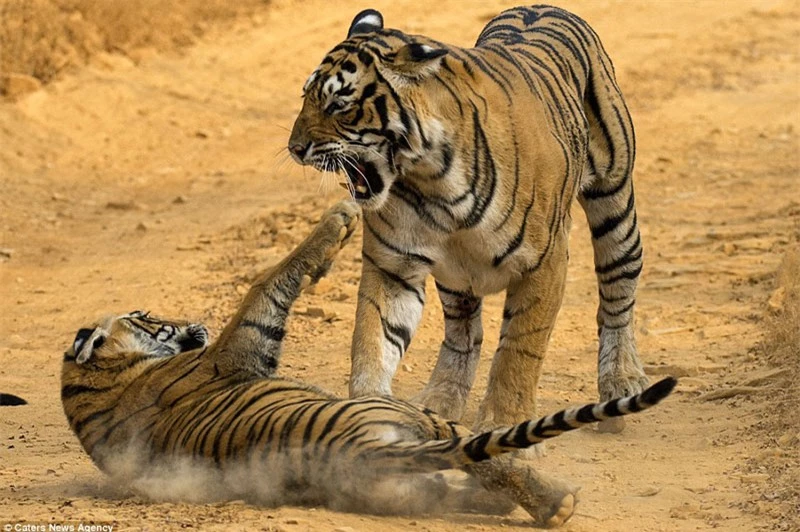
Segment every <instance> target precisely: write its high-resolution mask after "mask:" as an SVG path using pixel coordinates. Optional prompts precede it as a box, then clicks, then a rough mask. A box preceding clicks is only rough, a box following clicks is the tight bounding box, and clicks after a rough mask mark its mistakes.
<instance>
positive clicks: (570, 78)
mask: <svg viewBox="0 0 800 532" xmlns="http://www.w3.org/2000/svg"><path fill="white" fill-rule="evenodd" d="M289 150H290V151H291V152H292V155H293V157H294V158H295V160H297V161H298V162H300V163H301V164H308V165H313V166H315V167H317V168H318V169H321V170H325V171H339V172H340V173H342V174H343V175H344V176H345V181H346V183H345V184H346V185H347V186H348V187H349V189H350V191H351V193H352V195H353V197H354V199H356V200H357V201H358V202H359V203H360V204H361V205H362V207H363V209H364V228H365V232H364V246H363V259H364V260H363V272H362V280H361V287H360V290H359V304H358V310H357V320H356V329H355V332H354V336H353V347H352V372H351V381H350V393H351V396H353V397H359V396H364V395H372V394H386V395H389V394H391V381H392V378H393V376H394V374H395V371H396V369H397V367H398V364H399V362H400V359H401V357H402V356H403V355H404V353H405V352H406V350H407V349H408V346H409V343H410V342H411V339H412V337H413V335H414V332H415V330H416V327H417V325H418V323H419V320H420V318H421V316H422V308H423V305H424V304H425V281H426V279H427V278H428V276H430V275H432V276H433V277H434V278H435V280H436V285H437V288H438V293H439V298H440V299H441V302H442V306H443V307H444V319H445V339H444V341H443V343H442V345H441V349H440V353H439V359H438V362H437V364H436V367H435V369H434V371H433V374H432V376H431V379H430V381H429V383H428V385H427V386H426V388H425V389H424V390H423V391H422V393H421V394H420V395H419V396H418V397H417V399H418V400H420V401H422V402H424V404H426V405H427V406H428V407H429V408H431V409H434V410H436V411H437V412H439V413H440V414H441V415H443V416H445V417H448V418H452V419H458V418H460V417H461V415H462V413H463V411H464V406H465V403H466V400H467V397H468V394H469V392H470V389H471V387H472V384H473V380H474V376H475V371H476V367H477V364H478V359H479V357H480V350H481V342H482V340H483V330H482V328H481V302H482V298H483V297H484V296H486V295H488V294H492V293H497V292H501V291H505V293H506V302H505V308H504V311H503V323H502V328H501V333H500V343H499V347H498V349H497V352H496V353H495V356H494V361H493V365H492V369H491V373H490V376H489V384H488V387H487V394H486V396H485V398H484V399H483V402H482V404H481V407H480V410H479V414H478V420H477V422H476V424H475V429H476V430H483V429H487V428H491V427H494V426H499V425H508V424H512V423H516V422H519V421H520V420H522V419H528V418H531V417H533V416H534V414H535V404H536V388H537V385H538V379H539V375H540V372H541V367H542V361H543V357H544V354H545V350H546V346H547V341H548V339H549V336H550V333H551V331H552V329H553V324H554V322H555V318H556V315H557V314H558V311H559V309H560V307H561V300H562V296H563V292H564V282H565V278H566V268H567V260H568V249H567V244H568V234H569V228H570V206H571V204H572V202H573V199H575V198H576V197H577V199H578V201H579V202H580V204H581V205H582V206H583V209H584V211H585V213H586V216H587V218H588V221H589V227H590V229H591V237H592V244H593V246H594V260H595V270H596V273H597V279H598V285H599V299H600V303H599V308H598V312H597V322H598V333H599V338H600V348H599V353H598V388H599V392H600V397H601V399H603V400H606V399H610V398H612V397H618V396H621V395H629V394H633V393H637V392H640V391H641V390H642V389H644V387H645V386H646V385H647V379H646V377H645V375H644V372H643V370H642V367H641V364H640V362H639V359H638V356H637V352H636V345H635V341H634V334H633V314H634V302H635V290H636V284H637V279H638V276H639V273H640V271H641V268H642V244H641V239H640V237H639V229H638V225H637V221H636V211H635V202H634V193H633V182H632V179H631V175H632V171H633V162H634V153H635V141H634V132H633V124H632V122H631V118H630V115H629V113H628V110H627V108H626V106H625V102H624V101H623V98H622V95H621V93H620V91H619V88H618V86H617V83H616V81H615V78H614V69H613V66H612V64H611V60H610V59H609V58H608V56H607V55H606V53H605V51H604V50H603V47H602V45H601V43H600V40H599V39H598V37H597V35H596V34H595V32H594V31H593V30H592V29H591V28H590V27H589V26H588V24H586V22H584V21H583V20H581V19H580V18H578V17H577V16H575V15H573V14H571V13H568V12H566V11H564V10H561V9H558V8H554V7H548V6H534V7H519V8H515V9H511V10H508V11H505V12H503V13H501V14H500V15H498V16H497V17H496V18H494V19H493V20H492V21H490V22H489V24H488V25H487V26H486V28H484V30H483V31H482V32H481V34H480V37H479V38H478V41H477V43H476V45H475V47H474V48H458V47H455V46H450V45H447V44H444V43H441V42H438V41H435V40H432V39H429V38H427V37H423V36H418V35H407V34H405V33H403V32H401V31H398V30H393V29H386V28H384V27H383V18H382V17H381V15H380V14H379V13H378V12H376V11H374V10H367V11H365V12H362V13H360V14H359V15H357V16H356V18H355V20H354V21H353V24H352V26H351V29H350V32H349V34H348V37H347V39H346V40H345V41H343V42H342V43H340V44H339V45H337V46H336V47H334V48H333V50H331V51H330V52H329V53H328V55H327V56H326V57H325V58H324V59H323V61H322V63H321V64H320V65H319V67H317V69H316V70H314V72H313V73H312V74H311V76H310V77H309V79H308V81H307V82H306V85H305V87H304V105H303V108H302V110H301V112H300V115H299V116H298V118H297V121H296V122H295V126H294V129H293V131H292V135H291V138H290V140H289Z"/></svg>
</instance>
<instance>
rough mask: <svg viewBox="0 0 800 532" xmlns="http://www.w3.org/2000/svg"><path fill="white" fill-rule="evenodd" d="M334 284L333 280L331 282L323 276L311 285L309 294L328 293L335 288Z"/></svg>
mask: <svg viewBox="0 0 800 532" xmlns="http://www.w3.org/2000/svg"><path fill="white" fill-rule="evenodd" d="M333 286H334V285H333V282H331V281H330V280H329V279H327V278H326V277H323V278H322V279H320V280H319V281H317V284H315V285H312V286H310V287H309V288H308V290H307V292H308V293H309V294H316V295H321V294H327V293H328V292H330V291H331V290H332V289H333Z"/></svg>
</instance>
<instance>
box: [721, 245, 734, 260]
mask: <svg viewBox="0 0 800 532" xmlns="http://www.w3.org/2000/svg"><path fill="white" fill-rule="evenodd" d="M736 249H737V248H736V244H734V243H733V242H725V243H724V244H722V252H723V253H724V254H726V255H728V256H729V257H730V256H731V255H733V254H734V253H736Z"/></svg>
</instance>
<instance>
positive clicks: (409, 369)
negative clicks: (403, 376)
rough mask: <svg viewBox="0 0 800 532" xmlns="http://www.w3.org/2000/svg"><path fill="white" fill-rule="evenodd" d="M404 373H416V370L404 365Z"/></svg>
mask: <svg viewBox="0 0 800 532" xmlns="http://www.w3.org/2000/svg"><path fill="white" fill-rule="evenodd" d="M403 371H405V372H407V373H413V372H414V370H413V369H412V368H411V366H409V365H408V364H403Z"/></svg>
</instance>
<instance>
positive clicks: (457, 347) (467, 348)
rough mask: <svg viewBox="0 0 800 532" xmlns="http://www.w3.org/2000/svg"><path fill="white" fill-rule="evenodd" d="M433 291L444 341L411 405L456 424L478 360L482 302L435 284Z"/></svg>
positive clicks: (470, 387)
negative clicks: (438, 304) (438, 302)
mask: <svg viewBox="0 0 800 532" xmlns="http://www.w3.org/2000/svg"><path fill="white" fill-rule="evenodd" d="M436 289H437V291H438V292H439V299H440V300H441V302H442V310H443V312H444V340H443V341H442V345H441V347H440V349H439V358H438V360H437V361H436V367H434V368H433V373H432V374H431V378H430V380H429V381H428V384H427V385H426V386H425V388H424V389H423V390H422V392H420V393H419V394H418V395H416V396H415V397H414V398H413V399H412V400H411V401H412V402H415V403H421V404H424V405H425V406H426V407H428V408H430V409H431V410H433V411H434V412H436V413H438V414H439V415H440V416H442V417H444V418H446V419H451V420H456V421H457V420H459V419H461V416H462V415H463V414H464V409H465V407H466V404H467V398H468V397H469V392H470V390H471V389H472V384H473V382H474V381H475V370H476V369H477V366H478V362H479V360H480V356H481V344H482V342H483V325H482V324H481V306H482V305H481V303H482V299H481V298H479V297H477V296H475V295H474V294H472V293H471V292H459V291H456V290H451V289H449V288H446V287H445V286H442V285H441V284H439V283H436Z"/></svg>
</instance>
